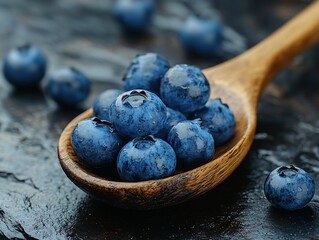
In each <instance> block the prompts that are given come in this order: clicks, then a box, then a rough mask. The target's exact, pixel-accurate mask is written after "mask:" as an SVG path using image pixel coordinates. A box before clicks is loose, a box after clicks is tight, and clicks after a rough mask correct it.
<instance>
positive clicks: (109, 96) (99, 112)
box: [93, 89, 123, 121]
mask: <svg viewBox="0 0 319 240" xmlns="http://www.w3.org/2000/svg"><path fill="white" fill-rule="evenodd" d="M122 93H123V91H122V90H119V89H108V90H106V91H104V92H102V93H101V94H100V95H99V96H98V97H97V99H96V100H95V102H94V104H93V115H94V116H95V117H97V118H99V119H103V120H107V121H110V117H109V109H110V106H111V104H112V102H113V101H115V99H116V98H117V97H118V96H119V95H120V94H122Z"/></svg>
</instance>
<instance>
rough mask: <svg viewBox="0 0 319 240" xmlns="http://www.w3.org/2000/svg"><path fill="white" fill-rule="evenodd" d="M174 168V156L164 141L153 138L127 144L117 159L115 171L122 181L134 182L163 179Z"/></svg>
mask: <svg viewBox="0 0 319 240" xmlns="http://www.w3.org/2000/svg"><path fill="white" fill-rule="evenodd" d="M175 167H176V155H175V152H174V150H173V148H172V147H171V146H170V145H169V144H168V143H167V142H165V141H163V140H162V139H159V138H154V137H153V136H146V137H142V138H135V139H134V140H132V141H130V142H128V143H127V144H126V145H125V146H124V147H123V148H122V149H121V151H120V153H119V155H118V157H117V171H118V173H119V175H120V177H121V179H122V180H124V181H129V182H136V181H144V180H151V179H159V178H165V177H168V176H170V175H172V174H173V173H174V171H175Z"/></svg>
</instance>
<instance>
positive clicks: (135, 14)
mask: <svg viewBox="0 0 319 240" xmlns="http://www.w3.org/2000/svg"><path fill="white" fill-rule="evenodd" d="M154 9H155V4H154V1H153V0H117V1H116V2H115V4H114V7H113V15H114V17H115V18H116V19H117V20H118V22H119V23H120V24H121V26H122V28H123V29H124V30H125V31H127V32H137V33H140V32H145V31H146V30H147V29H148V27H149V26H150V24H151V22H152V17H153V13H154Z"/></svg>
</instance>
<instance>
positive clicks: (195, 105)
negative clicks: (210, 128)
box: [160, 64, 210, 113]
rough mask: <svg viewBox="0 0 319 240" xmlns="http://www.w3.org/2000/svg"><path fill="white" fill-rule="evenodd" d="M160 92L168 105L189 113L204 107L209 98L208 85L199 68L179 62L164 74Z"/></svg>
mask: <svg viewBox="0 0 319 240" xmlns="http://www.w3.org/2000/svg"><path fill="white" fill-rule="evenodd" d="M160 93H161V98H162V100H163V102H164V103H165V104H166V105H167V106H168V107H171V108H173V109H176V110H179V111H180V112H183V113H189V112H194V111H196V110H199V109H201V108H203V107H204V105H205V103H206V102H207V101H208V99H209V95H210V86H209V83H208V81H207V79H206V77H205V76H204V74H203V73H202V72H201V70H200V69H199V68H197V67H195V66H191V65H187V64H179V65H176V66H174V67H172V68H170V69H169V70H168V71H167V73H166V74H165V76H164V78H163V79H162V81H161V86H160Z"/></svg>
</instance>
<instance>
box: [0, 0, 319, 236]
mask: <svg viewBox="0 0 319 240" xmlns="http://www.w3.org/2000/svg"><path fill="white" fill-rule="evenodd" d="M183 2H186V3H188V4H186V5H188V6H190V7H191V8H193V9H194V12H195V13H196V12H197V13H199V12H202V13H203V15H211V14H214V13H216V12H215V10H214V9H213V8H212V6H213V4H212V3H211V1H196V4H194V3H195V1H169V0H166V1H158V5H159V6H158V10H157V14H156V19H155V20H156V21H155V23H154V24H153V27H152V30H151V33H150V34H148V35H146V36H142V37H136V36H135V37H132V36H127V35H125V34H123V33H122V32H121V31H120V29H119V28H118V26H117V24H116V23H115V22H114V20H113V19H112V17H111V15H110V9H111V6H112V1H103V0H94V1H93V0H92V1H90V0H50V1H49V0H47V1H41V0H28V1H24V0H1V1H0V43H1V44H0V54H1V56H4V54H5V53H6V52H7V51H8V49H9V48H10V47H12V46H15V45H17V44H21V43H25V42H31V43H34V44H35V45H37V46H39V47H40V48H41V49H43V51H44V52H45V53H46V54H47V56H48V59H49V63H50V68H49V72H52V71H53V70H54V69H56V68H58V67H63V66H67V65H73V66H75V67H77V68H79V69H81V70H83V71H84V72H85V73H86V74H87V75H88V76H89V77H90V78H91V79H92V81H93V92H92V94H91V97H90V99H89V100H88V101H87V102H86V103H85V104H84V105H83V106H81V107H79V108H78V109H72V110H63V109H59V108H58V107H56V105H55V104H54V103H52V102H51V101H49V100H47V99H46V97H45V96H44V94H43V92H42V90H41V89H39V90H38V91H34V92H21V91H20V92H17V91H15V90H14V89H13V88H12V87H11V86H9V85H8V84H7V83H6V82H5V80H4V79H3V77H2V76H1V77H0V239H79V240H80V239H89V240H95V239H96V240H97V239H99V240H101V239H319V198H318V193H317V194H316V195H315V198H314V200H313V201H312V202H311V203H310V204H309V206H308V207H306V208H305V209H303V210H300V211H297V212H284V211H279V210H277V209H274V208H272V207H271V206H270V205H269V203H268V202H267V200H266V199H265V197H264V194H263V182H264V180H265V178H266V176H267V174H268V173H269V172H270V171H271V170H272V169H274V168H275V167H277V166H278V165H281V164H286V163H294V164H296V165H298V166H300V167H302V168H304V169H305V170H306V171H308V172H309V173H310V174H311V175H312V176H313V177H314V178H315V181H316V182H317V190H319V189H318V186H319V145H318V139H319V120H318V119H319V118H318V117H319V111H318V108H319V95H318V87H319V81H318V76H319V70H318V69H319V68H318V65H319V52H318V49H317V50H316V49H314V48H313V49H311V50H310V51H308V52H307V53H306V54H304V55H303V56H302V57H299V58H298V59H297V61H295V62H294V64H292V65H291V66H290V67H289V68H288V69H287V70H286V71H285V72H284V73H282V74H281V75H280V76H279V77H278V78H277V79H276V80H275V81H274V83H272V84H271V85H269V87H268V88H267V89H266V91H265V93H264V94H263V96H262V97H261V101H260V104H259V108H258V129H257V133H256V137H255V142H254V144H253V147H252V149H251V151H250V153H249V154H248V156H247V157H246V159H245V160H244V162H243V164H241V166H240V167H239V168H238V169H237V170H236V171H235V172H234V174H233V175H232V176H231V177H230V178H229V179H228V180H226V181H225V182H224V183H222V184H221V185H220V186H218V187H217V188H215V189H213V190H212V191H210V192H209V193H207V194H205V195H204V196H201V197H199V198H197V199H194V200H192V201H189V202H187V203H184V204H181V205H178V206H175V207H170V208H166V209H161V210H154V211H147V212H136V211H126V210H120V209H116V208H111V207H108V206H106V205H105V204H103V203H101V202H98V201H96V200H94V199H92V198H90V197H89V196H87V195H86V194H85V193H83V192H82V191H81V190H80V189H78V188H77V187H75V186H74V185H73V184H72V183H71V181H69V179H68V178H67V177H66V176H65V174H64V173H63V171H62V169H61V167H60V166H59V163H58V159H57V154H56V146H57V140H58V137H59V135H60V133H61V131H62V129H63V128H64V126H65V125H66V124H67V123H68V122H69V121H70V120H71V119H72V118H73V117H75V116H76V115H77V114H79V113H80V112H82V111H83V109H85V108H87V107H89V106H90V105H91V104H92V102H93V101H94V98H95V97H96V96H97V94H99V93H100V92H101V91H103V90H104V89H106V88H109V87H119V86H120V84H121V82H120V80H121V77H122V74H123V72H124V70H125V68H126V66H127V65H128V63H129V62H130V60H131V59H132V58H133V57H134V56H135V54H137V53H140V52H146V51H157V52H160V53H161V54H163V55H164V56H166V57H167V58H168V59H169V60H170V61H171V63H172V64H175V63H192V64H196V65H198V66H200V67H202V68H204V67H207V66H211V65H212V64H214V63H216V62H219V61H221V60H223V59H227V58H230V57H232V56H234V55H235V54H236V53H237V52H239V51H240V50H241V49H242V48H243V46H244V43H245V41H244V40H242V39H241V38H240V37H239V36H236V37H234V35H231V34H234V33H232V31H231V30H230V33H228V34H230V35H228V36H233V37H231V39H233V40H236V42H233V44H235V43H236V44H237V46H238V47H237V48H236V49H232V50H229V48H227V47H225V49H226V50H225V52H224V53H223V54H222V56H221V57H220V58H218V59H217V60H216V59H214V60H203V59H196V58H192V57H189V56H185V55H184V54H183V52H182V51H181V48H180V46H179V44H178V41H177V39H176V29H178V27H179V25H180V23H181V21H182V20H183V19H184V17H185V16H186V15H187V14H188V13H189V10H188V8H185V5H183V4H182V3H183ZM306 4H307V1H284V0H282V1H253V0H245V1H244V0H242V1H231V0H229V1H228V0H227V1H216V4H215V7H216V9H218V11H217V15H216V16H217V17H220V18H221V19H223V22H224V23H225V24H226V25H227V26H231V27H232V28H233V29H236V31H238V32H240V33H241V34H242V35H243V36H244V38H246V39H247V43H248V45H252V44H254V43H256V42H258V41H259V40H261V39H262V38H264V37H266V36H267V35H268V34H269V33H270V32H272V31H273V30H274V29H276V28H277V27H278V26H280V25H281V24H282V23H283V22H285V21H286V20H288V19H289V18H290V17H291V16H293V15H294V14H295V13H296V12H298V11H300V10H301V9H302V8H303V7H304V6H305V5H306ZM207 6H208V7H207ZM237 40H238V41H237ZM227 49H228V50H227ZM236 51H237V52H236Z"/></svg>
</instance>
